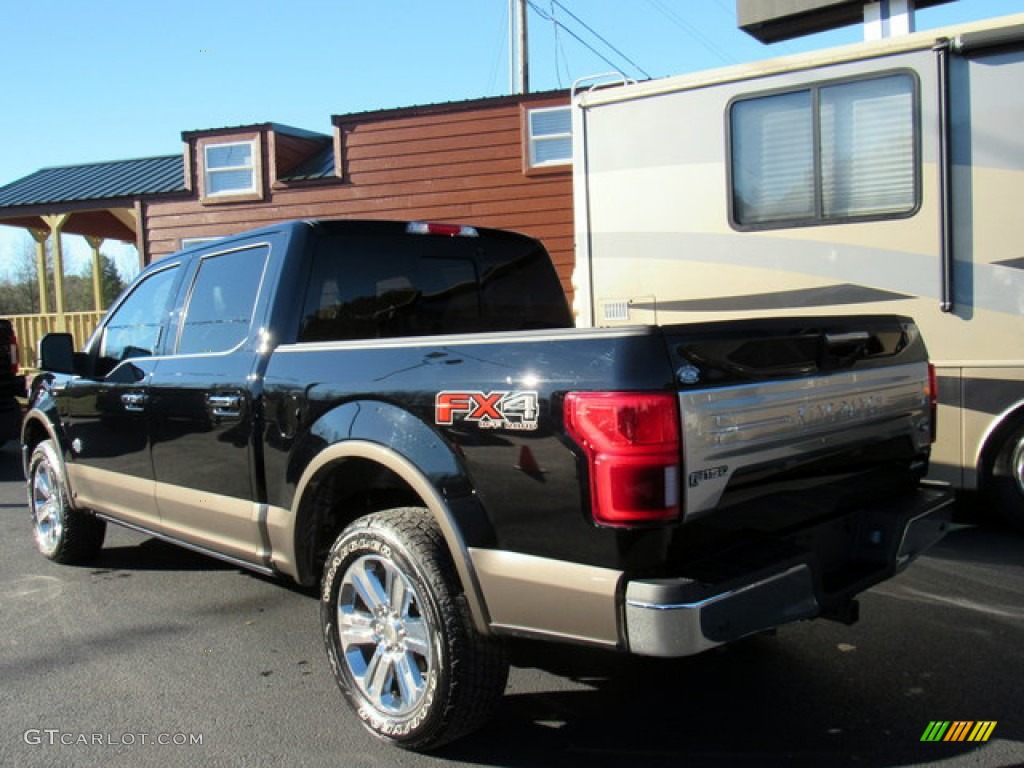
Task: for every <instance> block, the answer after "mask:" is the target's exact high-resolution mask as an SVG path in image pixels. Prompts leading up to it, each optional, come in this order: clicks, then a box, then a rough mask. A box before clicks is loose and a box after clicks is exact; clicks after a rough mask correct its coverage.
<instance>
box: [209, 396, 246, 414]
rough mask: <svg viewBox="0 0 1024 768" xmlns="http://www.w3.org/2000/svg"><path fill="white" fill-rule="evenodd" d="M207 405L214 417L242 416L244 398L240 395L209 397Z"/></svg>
mask: <svg viewBox="0 0 1024 768" xmlns="http://www.w3.org/2000/svg"><path fill="white" fill-rule="evenodd" d="M206 404H207V405H208V406H210V410H211V412H212V413H213V415H214V416H222V417H224V416H226V417H233V416H241V415H242V397H241V396H240V395H207V396H206Z"/></svg>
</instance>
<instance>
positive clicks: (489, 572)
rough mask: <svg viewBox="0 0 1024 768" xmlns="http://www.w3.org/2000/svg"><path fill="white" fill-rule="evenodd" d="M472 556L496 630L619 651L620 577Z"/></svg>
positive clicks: (564, 565) (536, 560)
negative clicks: (611, 648) (613, 648)
mask: <svg viewBox="0 0 1024 768" xmlns="http://www.w3.org/2000/svg"><path fill="white" fill-rule="evenodd" d="M469 554H470V558H471V559H472V562H473V568H474V570H475V571H476V574H477V578H478V579H479V582H480V588H481V591H482V592H483V597H484V601H485V603H486V605H487V610H488V613H489V614H490V617H491V627H492V628H493V629H494V630H496V631H504V632H508V633H510V634H525V635H543V636H546V637H557V638H564V639H566V640H574V641H577V642H585V643H591V644H596V645H604V646H617V645H619V620H618V606H617V604H616V591H617V589H618V584H619V579H620V578H621V576H622V573H621V572H620V571H616V570H612V569H609V568H597V567H595V566H591V565H580V564H579V563H568V562H565V561H563V560H552V559H549V558H544V557H534V556H533V555H523V554H519V553H516V552H506V551H502V550H495V549H476V548H470V550H469Z"/></svg>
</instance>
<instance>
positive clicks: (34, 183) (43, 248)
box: [0, 156, 185, 369]
mask: <svg viewBox="0 0 1024 768" xmlns="http://www.w3.org/2000/svg"><path fill="white" fill-rule="evenodd" d="M184 190H185V184H184V170H183V161H182V158H181V156H170V157H155V158H143V159H140V160H125V161H117V162H111V163H96V164H89V165H76V166H67V167H62V168H45V169H42V170H40V171H37V172H35V173H33V174H31V175H29V176H26V177H24V178H22V179H19V180H17V181H15V182H13V183H11V184H8V185H6V186H4V187H0V225H4V226H8V227H16V228H19V229H22V230H25V231H27V232H28V233H29V234H30V235H31V237H32V240H33V241H34V243H35V272H36V275H37V283H38V285H37V286H36V288H37V291H38V311H37V312H36V313H34V314H20V315H5V316H6V317H8V318H9V319H10V320H11V321H12V323H13V324H14V327H15V332H16V333H17V335H18V340H19V354H20V358H21V360H20V362H21V365H22V367H24V368H26V369H32V368H34V367H35V363H36V360H35V355H36V348H37V346H38V341H39V339H40V338H41V337H42V336H43V334H45V333H49V332H50V331H67V332H70V333H71V334H72V335H73V336H74V339H75V344H76V346H77V347H78V348H80V347H81V346H82V345H84V344H85V342H86V340H88V338H89V336H90V335H91V334H92V332H93V330H94V329H95V328H96V325H97V324H98V322H99V320H100V318H101V317H102V316H103V312H104V311H105V310H106V309H107V307H106V306H104V297H103V291H102V286H101V254H100V249H101V247H102V246H103V243H104V242H106V241H108V240H116V241H119V242H122V243H129V244H132V245H134V246H135V250H136V252H137V254H138V259H139V266H140V267H142V266H144V265H145V264H146V263H148V261H149V259H148V257H147V249H146V233H145V201H146V198H147V197H151V196H153V195H160V196H161V197H164V196H166V195H168V194H171V195H173V194H175V193H181V192H183V191H184ZM64 235H80V236H81V237H83V238H84V240H85V242H86V243H87V244H88V246H89V248H90V249H91V251H92V295H93V302H92V304H93V306H92V309H91V310H87V311H75V312H69V311H68V310H67V307H66V302H65V296H66V293H65V286H64V281H65V277H66V274H67V272H66V268H65V246H64V242H63V236H64ZM48 245H49V250H50V255H51V258H52V265H48V260H47V246H48ZM51 297H52V298H51ZM0 311H2V308H0Z"/></svg>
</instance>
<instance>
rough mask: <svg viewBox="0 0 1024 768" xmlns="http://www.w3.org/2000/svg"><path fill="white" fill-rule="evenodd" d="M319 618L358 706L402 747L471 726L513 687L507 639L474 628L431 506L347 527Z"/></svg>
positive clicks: (332, 559) (425, 744)
mask: <svg viewBox="0 0 1024 768" xmlns="http://www.w3.org/2000/svg"><path fill="white" fill-rule="evenodd" d="M320 616H321V622H322V626H323V632H324V642H325V645H326V647H327V655H328V658H329V659H330V662H331V668H332V670H333V671H334V675H335V678H336V679H337V682H338V685H339V686H340V688H341V690H342V692H343V693H344V694H345V697H346V698H347V699H348V702H349V704H350V705H351V706H352V708H353V709H354V710H355V712H356V714H357V715H358V716H359V718H360V720H361V721H362V723H363V725H364V726H365V727H366V728H367V730H369V731H370V732H371V733H373V734H374V735H375V736H377V737H378V738H381V739H383V740H385V741H388V742H391V743H393V744H396V745H397V746H400V747H404V748H406V749H414V750H428V749H432V748H435V747H439V746H441V745H442V744H445V743H447V742H450V741H453V740H455V739H457V738H460V737H462V736H464V735H466V734H468V733H469V732H471V731H473V730H475V729H476V728H478V727H479V726H480V725H482V724H483V723H484V722H486V720H487V719H488V718H489V717H490V715H491V714H492V712H493V711H494V709H495V707H496V706H497V704H498V702H499V701H500V699H501V695H502V693H503V692H504V690H505V682H506V679H507V677H508V659H507V655H506V651H505V648H504V645H503V644H502V643H501V642H500V641H499V640H496V639H494V638H490V637H484V636H483V635H481V634H479V633H478V632H477V631H476V629H475V627H474V626H473V623H472V618H471V617H470V615H469V610H468V607H467V605H466V600H465V596H464V595H463V594H462V592H461V589H460V586H459V581H458V578H457V576H456V574H455V569H454V565H453V564H452V562H451V558H450V556H449V554H448V551H447V548H446V547H445V544H444V539H443V537H442V535H441V532H440V530H439V529H438V527H437V525H436V523H435V522H434V520H433V519H432V518H431V517H430V515H429V513H428V512H427V510H425V509H419V508H403V509H393V510H388V511H386V512H380V513H377V514H374V515H370V516H369V517H365V518H362V519H360V520H358V521H356V522H355V523H353V524H352V525H350V526H349V527H348V528H347V529H345V531H343V532H342V534H341V535H340V536H339V537H338V539H337V540H336V541H335V543H334V546H333V547H332V548H331V552H330V555H329V556H328V558H327V565H326V569H325V575H324V579H323V586H322V593H321V603H320Z"/></svg>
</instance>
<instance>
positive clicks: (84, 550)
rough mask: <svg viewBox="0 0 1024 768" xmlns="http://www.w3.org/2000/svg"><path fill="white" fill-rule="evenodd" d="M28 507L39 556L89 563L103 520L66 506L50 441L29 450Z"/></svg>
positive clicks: (61, 477)
mask: <svg viewBox="0 0 1024 768" xmlns="http://www.w3.org/2000/svg"><path fill="white" fill-rule="evenodd" d="M28 508H29V511H30V512H31V513H32V536H33V538H34V539H35V543H36V549H38V550H39V552H40V554H42V555H43V557H46V558H48V559H50V560H53V561H55V562H58V563H68V564H72V563H82V562H87V561H88V560H91V559H92V558H93V557H95V556H96V553H97V552H99V550H100V548H101V547H102V546H103V537H104V535H105V534H106V530H107V524H106V522H105V521H103V520H101V519H99V518H98V517H94V516H93V515H91V514H89V513H88V512H83V511H81V510H78V509H75V508H73V507H72V506H71V505H70V504H69V503H68V494H67V489H66V488H65V486H64V475H63V473H62V472H61V463H60V458H59V457H58V456H57V450H56V449H55V448H54V446H53V442H52V441H50V440H44V441H43V442H41V443H39V445H37V446H36V447H35V450H34V451H32V458H31V459H29V464H28Z"/></svg>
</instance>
